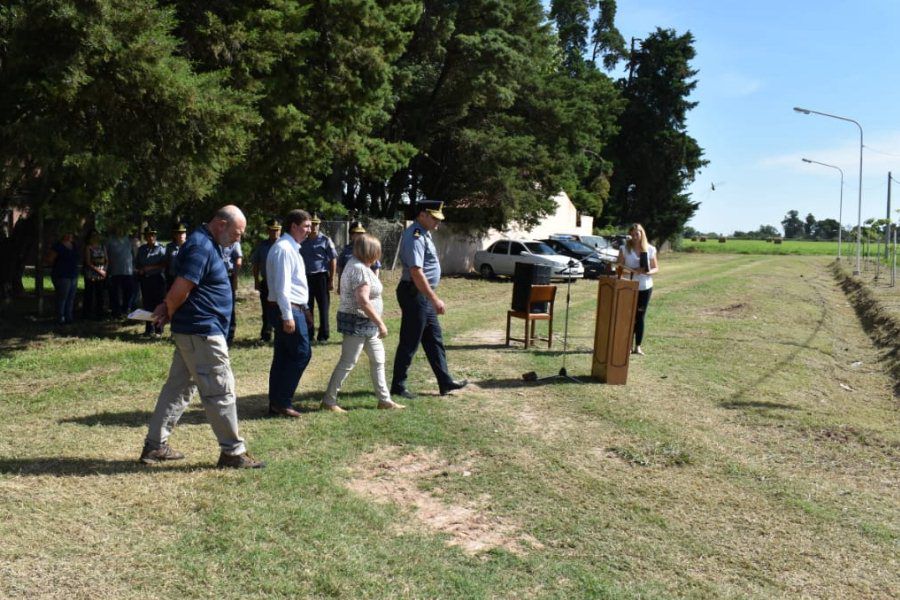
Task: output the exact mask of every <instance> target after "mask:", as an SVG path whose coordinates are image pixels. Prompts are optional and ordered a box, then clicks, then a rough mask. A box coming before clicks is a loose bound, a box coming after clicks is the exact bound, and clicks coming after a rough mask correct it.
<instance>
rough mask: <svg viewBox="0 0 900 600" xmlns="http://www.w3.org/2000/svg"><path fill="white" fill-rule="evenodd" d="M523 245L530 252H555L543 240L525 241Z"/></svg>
mask: <svg viewBox="0 0 900 600" xmlns="http://www.w3.org/2000/svg"><path fill="white" fill-rule="evenodd" d="M525 246H527V247H528V250H529V251H530V252H531V253H532V254H556V252H555V251H554V250H553V248H551V247H550V246H548V245H547V244H545V243H544V242H525Z"/></svg>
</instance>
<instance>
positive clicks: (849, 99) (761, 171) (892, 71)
mask: <svg viewBox="0 0 900 600" xmlns="http://www.w3.org/2000/svg"><path fill="white" fill-rule="evenodd" d="M617 4H618V13H617V15H616V24H617V26H618V28H619V30H620V31H621V33H622V35H623V36H624V37H625V39H626V40H630V39H631V37H637V38H641V37H643V36H644V35H646V34H647V33H648V32H651V31H653V30H655V29H656V28H657V27H662V28H666V29H674V30H675V31H676V32H678V33H683V32H685V31H690V32H691V33H692V34H693V35H694V37H695V39H696V42H695V49H696V51H697V56H696V58H695V59H694V62H693V67H694V68H695V69H697V70H698V71H699V73H698V74H697V76H696V80H697V88H696V89H695V91H694V93H693V94H692V96H691V99H692V100H694V101H697V102H699V104H698V106H697V107H696V108H694V109H693V110H692V111H691V112H690V113H689V117H688V132H689V133H690V135H691V136H693V137H694V138H695V139H696V140H697V141H698V142H699V144H700V146H701V147H702V148H703V149H704V151H705V158H706V159H707V160H708V161H709V165H707V166H706V167H705V168H704V169H703V170H702V171H701V172H700V174H699V175H698V176H697V179H696V181H695V182H694V184H693V185H692V186H691V187H690V190H689V191H690V192H691V194H692V198H693V199H694V200H695V201H698V202H700V208H699V209H698V210H697V212H696V214H695V215H694V217H693V218H692V219H691V220H690V221H689V222H688V225H690V226H692V227H694V228H695V229H697V230H699V231H702V232H716V233H720V234H726V235H729V234H731V233H732V232H734V231H735V230H741V231H755V230H756V229H758V228H759V226H760V225H774V226H775V227H776V228H778V229H779V230H780V229H781V221H782V219H784V217H785V215H786V213H787V211H789V210H791V209H793V210H797V211H798V212H799V213H800V218H801V219H804V218H805V217H806V215H807V214H809V213H812V214H813V215H815V217H816V218H817V219H825V218H834V219H837V218H838V213H839V208H840V204H841V175H840V172H839V171H837V170H836V169H832V168H828V167H823V166H819V165H815V164H807V163H804V162H802V161H801V158H809V159H811V160H815V161H819V162H823V163H828V164H831V165H834V166H837V167H839V168H840V169H842V170H843V172H844V187H843V211H842V218H841V222H842V223H844V225H845V226H846V227H851V226H852V227H855V226H856V223H857V207H858V205H859V155H860V152H859V149H860V145H859V142H860V135H859V129H858V128H857V127H856V125H854V124H853V123H849V122H845V121H841V120H837V119H833V118H829V117H823V116H817V115H803V114H800V113H796V112H794V111H793V107H795V106H799V107H802V108H807V109H811V110H815V111H819V112H824V113H830V114H832V115H838V116H842V117H847V118H851V119H854V120H856V121H858V122H859V123H860V124H861V126H862V128H863V141H864V148H863V178H862V203H861V206H862V220H863V222H865V220H866V219H868V218H872V217H874V218H884V217H885V216H886V204H887V192H888V184H887V181H888V172H889V171H893V175H894V177H896V178H897V179H900V41H898V40H900V0H856V1H855V2H849V1H840V0H819V1H816V2H814V1H810V0H779V1H774V0H618V3H617ZM713 186H714V187H715V190H713ZM892 188H893V189H892V194H893V198H892V208H891V212H892V213H893V218H894V219H897V218H898V217H900V213H897V212H896V209H897V208H900V184H897V183H894V184H892Z"/></svg>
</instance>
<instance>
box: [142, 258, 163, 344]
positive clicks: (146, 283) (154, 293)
mask: <svg viewBox="0 0 900 600" xmlns="http://www.w3.org/2000/svg"><path fill="white" fill-rule="evenodd" d="M140 280H141V299H142V302H143V307H144V310H149V311H150V312H153V310H154V309H155V308H156V307H157V306H159V304H160V303H161V302H162V301H163V300H165V298H166V276H165V275H163V273H162V271H159V272H157V273H151V274H150V275H141V276H140ZM144 333H162V327H157V326H156V325H154V324H153V323H151V322H149V321H148V322H147V324H146V325H144Z"/></svg>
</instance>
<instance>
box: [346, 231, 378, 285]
mask: <svg viewBox="0 0 900 600" xmlns="http://www.w3.org/2000/svg"><path fill="white" fill-rule="evenodd" d="M365 232H366V228H365V227H363V224H362V223H360V222H359V221H353V222H352V223H350V243H349V244H347V245H346V246H344V249H343V250H341V253H340V254H338V257H337V274H336V275H335V281H337V286H336V287H337V293H338V295H340V293H341V274H342V273H343V272H344V267H346V266H347V263H348V262H350V259H351V258H353V242H355V241H356V238H358V237H359V236H361V235H363V234H364V233H365ZM370 268H371V269H372V272H373V273H375V275H376V276H377V275H378V271H380V270H381V261H380V260H376V261H375V262H373V263H372V266H371V267H370Z"/></svg>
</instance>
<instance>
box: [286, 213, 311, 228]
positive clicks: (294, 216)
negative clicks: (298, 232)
mask: <svg viewBox="0 0 900 600" xmlns="http://www.w3.org/2000/svg"><path fill="white" fill-rule="evenodd" d="M306 221H312V216H310V214H309V213H308V212H306V211H305V210H303V209H302V208H295V209H294V210H292V211H291V212H289V213H288V214H287V215H286V216H285V217H284V221H282V225H283V226H284V231H290V230H291V225H293V224H294V223H296V224H298V225H300V224H302V223H304V222H306Z"/></svg>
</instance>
